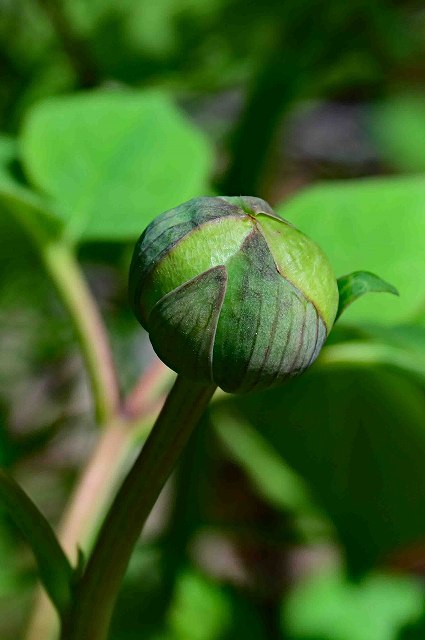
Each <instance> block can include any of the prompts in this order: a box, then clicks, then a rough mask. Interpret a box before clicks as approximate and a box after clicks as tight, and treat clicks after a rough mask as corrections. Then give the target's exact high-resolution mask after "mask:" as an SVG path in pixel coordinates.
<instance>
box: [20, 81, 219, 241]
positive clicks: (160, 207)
mask: <svg viewBox="0 0 425 640" xmlns="http://www.w3.org/2000/svg"><path fill="white" fill-rule="evenodd" d="M21 150H22V157H23V163H24V167H25V170H26V172H27V174H28V177H29V178H30V180H31V181H32V182H33V183H34V185H35V186H36V187H38V188H39V189H40V190H42V191H43V192H44V193H46V194H47V195H48V196H50V197H51V198H53V200H54V202H55V203H56V205H57V208H58V210H59V211H60V214H61V216H62V218H63V220H64V221H65V223H66V225H67V229H66V233H67V236H68V237H69V238H71V239H73V240H78V239H85V240H87V239H93V240H101V239H114V240H126V239H129V238H135V237H136V236H138V235H139V234H140V233H141V232H142V231H143V229H144V228H145V226H146V225H147V224H148V223H149V222H150V221H151V220H152V219H153V218H154V217H155V216H156V215H158V214H159V213H161V212H162V211H164V210H166V209H169V208H171V207H173V206H175V204H176V202H183V201H184V200H187V199H189V198H191V197H193V196H195V195H200V194H201V193H203V192H205V190H206V189H207V187H206V182H207V177H208V173H209V170H210V167H211V151H210V149H209V147H208V144H207V142H206V141H205V140H204V138H203V136H202V135H201V134H200V133H199V132H198V131H197V129H196V128H195V127H194V126H192V125H191V124H190V123H189V122H188V121H187V120H186V119H185V118H184V117H183V115H182V114H180V112H179V111H178V110H177V109H176V107H175V106H174V105H173V103H172V102H171V100H170V99H169V98H167V97H166V96H165V95H163V94H160V93H159V92H154V91H146V92H130V91H116V92H112V91H110V92H103V93H102V92H94V93H86V94H79V95H76V96H71V97H61V98H52V99H50V100H46V101H45V102H42V103H41V104H39V105H37V106H35V107H34V108H33V109H32V110H31V111H30V112H29V114H28V117H27V119H26V122H25V124H24V128H23V132H22V138H21Z"/></svg>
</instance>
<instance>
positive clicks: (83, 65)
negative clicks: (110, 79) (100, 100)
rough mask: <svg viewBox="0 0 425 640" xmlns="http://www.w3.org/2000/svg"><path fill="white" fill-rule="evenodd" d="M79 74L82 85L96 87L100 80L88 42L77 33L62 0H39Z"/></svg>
mask: <svg viewBox="0 0 425 640" xmlns="http://www.w3.org/2000/svg"><path fill="white" fill-rule="evenodd" d="M38 4H39V5H40V7H41V8H42V9H43V11H44V12H45V14H46V16H47V17H48V19H49V21H50V23H51V25H52V27H53V29H54V30H55V33H56V35H57V37H58V39H59V40H60V42H61V44H62V48H63V50H64V51H65V53H66V55H67V56H68V59H69V61H70V63H71V65H72V67H73V68H74V71H75V73H76V74H77V77H78V81H79V84H80V87H83V88H91V87H95V86H96V85H97V84H98V82H99V78H98V72H97V68H96V63H95V61H94V59H93V57H92V55H91V53H90V51H89V47H88V43H87V41H86V40H83V38H81V36H80V35H79V34H77V33H76V32H75V30H74V28H73V26H72V25H71V23H70V21H69V19H68V17H67V16H66V12H65V8H64V6H63V2H62V0H38Z"/></svg>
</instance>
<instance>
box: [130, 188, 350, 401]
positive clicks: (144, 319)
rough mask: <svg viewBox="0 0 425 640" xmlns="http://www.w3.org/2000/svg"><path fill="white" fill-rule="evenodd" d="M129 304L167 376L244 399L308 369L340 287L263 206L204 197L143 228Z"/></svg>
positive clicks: (316, 251) (321, 258) (308, 245)
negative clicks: (172, 374)
mask: <svg viewBox="0 0 425 640" xmlns="http://www.w3.org/2000/svg"><path fill="white" fill-rule="evenodd" d="M130 300H131V304H132V307H133V310H134V312H135V314H136V316H137V318H138V320H139V322H140V323H141V324H142V326H143V327H144V328H145V329H146V330H147V331H148V332H149V335H150V339H151V341H152V345H153V348H154V349H155V351H156V353H157V354H158V356H159V357H160V358H161V359H162V360H163V361H164V362H165V364H167V365H168V366H169V367H170V368H171V369H174V371H176V372H177V373H179V374H182V375H184V376H186V377H189V378H192V379H194V380H197V381H199V382H202V381H204V382H205V383H206V384H216V385H217V386H219V387H221V388H222V389H223V390H224V391H229V392H243V391H250V390H253V389H260V388H261V389H262V388H265V387H269V386H274V385H277V384H280V383H282V382H283V381H284V380H285V379H287V378H288V377H290V376H294V375H297V374H300V373H302V372H303V371H304V370H305V369H307V367H308V366H310V365H311V364H312V362H313V361H314V360H315V359H316V357H317V355H318V354H319V352H320V349H321V348H322V346H323V343H324V342H325V340H326V337H327V335H328V333H329V331H330V329H331V328H332V325H333V322H334V320H335V315H336V312H337V308H338V287H337V282H336V279H335V276H334V274H333V271H332V268H331V266H330V264H329V262H328V260H327V258H326V256H325V255H324V253H323V252H322V250H321V249H320V248H319V247H318V246H317V245H316V244H315V243H314V242H313V241H312V240H310V239H309V238H308V237H307V236H305V235H304V234H303V233H301V231H298V230H297V229H296V228H295V227H294V226H292V225H291V224H290V223H288V222H287V221H285V220H283V219H282V218H280V217H279V216H278V215H276V214H275V213H274V212H273V210H272V209H271V208H270V206H269V205H268V204H267V203H266V202H265V201H264V200H261V199H259V198H251V197H232V198H228V197H217V198H210V197H202V198H195V199H193V200H190V201H189V202H186V203H184V204H182V205H180V206H179V207H176V208H175V209H171V210H170V211H167V212H165V213H163V214H162V215H160V216H159V217H158V218H156V219H155V220H154V221H153V222H152V223H151V224H150V225H149V226H148V227H147V229H146V230H145V231H144V233H143V234H142V236H141V237H140V239H139V241H138V242H137V244H136V247H135V250H134V255H133V260H132V264H131V269H130Z"/></svg>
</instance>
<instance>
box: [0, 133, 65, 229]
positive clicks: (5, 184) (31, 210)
mask: <svg viewBox="0 0 425 640" xmlns="http://www.w3.org/2000/svg"><path fill="white" fill-rule="evenodd" d="M16 153H17V144H16V141H15V140H14V139H13V138H10V137H7V136H0V215H2V216H3V215H4V214H8V215H12V216H13V217H14V218H15V219H16V220H17V221H18V222H19V224H21V225H23V227H24V228H25V230H26V231H30V232H31V234H32V235H33V236H34V235H35V236H37V237H39V236H40V235H41V234H43V233H44V232H47V233H48V234H54V235H56V234H57V233H59V232H60V230H61V228H62V223H61V221H60V219H58V218H57V217H56V216H55V213H54V212H53V211H52V210H51V209H50V207H49V206H48V204H47V203H46V202H45V201H44V200H43V199H42V198H40V197H39V196H38V195H37V194H35V193H33V192H32V191H30V189H27V188H26V187H24V186H23V185H21V184H20V183H19V182H17V181H16V180H15V178H14V177H13V175H12V173H11V171H10V165H11V163H12V162H13V161H14V160H16V157H17V156H16Z"/></svg>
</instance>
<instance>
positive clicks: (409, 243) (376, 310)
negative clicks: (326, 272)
mask: <svg viewBox="0 0 425 640" xmlns="http://www.w3.org/2000/svg"><path fill="white" fill-rule="evenodd" d="M279 213H280V214H281V215H283V217H284V218H287V219H289V220H290V221H291V222H293V223H294V224H295V225H296V226H297V227H299V228H300V229H301V230H302V231H304V232H305V233H307V234H308V235H309V236H310V237H311V238H313V239H314V240H315V241H316V242H318V244H319V245H320V246H321V247H322V249H323V250H324V251H325V252H326V254H327V255H328V257H329V259H330V262H331V264H332V266H333V268H334V271H335V273H336V274H337V275H340V274H344V273H351V272H352V271H356V270H365V271H370V272H372V273H377V274H379V276H380V277H381V278H384V279H385V280H386V281H388V282H391V283H392V284H393V285H394V286H395V287H396V288H397V289H398V291H399V292H400V296H401V300H398V299H396V298H395V297H393V296H364V297H363V298H362V299H361V300H359V301H358V302H357V303H356V304H355V305H352V306H351V307H350V308H349V309H348V310H347V311H346V313H345V314H344V321H353V320H361V321H368V322H370V321H378V322H380V323H386V324H391V323H394V322H405V321H408V320H409V319H410V318H411V317H412V316H413V315H417V313H418V310H419V308H420V307H421V305H422V304H423V303H424V301H425V259H424V238H425V178H420V177H411V178H370V179H362V180H356V181H339V182H333V183H327V184H321V185H317V186H314V187H311V188H308V189H305V190H304V191H302V192H301V193H299V194H297V195H296V196H295V197H293V198H292V199H291V200H289V201H288V202H286V203H284V204H283V205H281V206H280V207H279Z"/></svg>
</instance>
